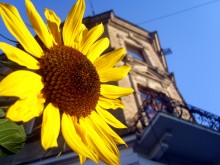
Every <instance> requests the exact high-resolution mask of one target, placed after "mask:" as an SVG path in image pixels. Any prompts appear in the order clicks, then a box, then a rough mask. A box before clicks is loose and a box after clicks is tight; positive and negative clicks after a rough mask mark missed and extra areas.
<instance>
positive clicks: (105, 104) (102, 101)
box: [98, 97, 125, 110]
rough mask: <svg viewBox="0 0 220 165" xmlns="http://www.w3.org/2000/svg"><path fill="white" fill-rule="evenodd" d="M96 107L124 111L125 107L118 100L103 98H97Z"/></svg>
mask: <svg viewBox="0 0 220 165" xmlns="http://www.w3.org/2000/svg"><path fill="white" fill-rule="evenodd" d="M98 105H99V106H100V107H102V108H104V109H113V110H115V109H117V108H121V109H124V108H125V106H124V104H123V103H122V102H121V100H118V99H107V98H104V97H99V100H98Z"/></svg>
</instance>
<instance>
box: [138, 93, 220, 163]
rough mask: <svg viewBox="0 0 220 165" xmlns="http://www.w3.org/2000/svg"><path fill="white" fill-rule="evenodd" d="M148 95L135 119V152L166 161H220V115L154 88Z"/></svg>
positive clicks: (159, 160) (152, 158)
mask: <svg viewBox="0 0 220 165" xmlns="http://www.w3.org/2000/svg"><path fill="white" fill-rule="evenodd" d="M145 96H146V98H145V99H144V100H143V104H142V106H141V107H140V108H139V112H138V114H137V115H136V117H135V118H134V121H135V126H136V134H137V141H136V144H135V151H136V152H138V153H140V154H143V155H145V156H146V157H147V158H148V159H151V160H155V161H158V162H161V163H164V164H172V165H186V164H187V165H206V164H209V165H218V164H220V147H219V146H220V117H218V116H216V115H214V114H211V113H209V112H206V111H204V110H201V109H199V108H196V107H194V106H191V105H188V104H185V103H182V102H178V101H176V100H173V99H171V98H169V97H167V96H166V95H164V94H163V93H160V92H156V91H153V90H151V89H145ZM183 114H188V117H186V116H183Z"/></svg>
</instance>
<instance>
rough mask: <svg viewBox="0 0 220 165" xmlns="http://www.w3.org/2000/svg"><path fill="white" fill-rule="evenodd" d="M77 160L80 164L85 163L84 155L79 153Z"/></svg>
mask: <svg viewBox="0 0 220 165" xmlns="http://www.w3.org/2000/svg"><path fill="white" fill-rule="evenodd" d="M79 161H80V164H83V163H85V161H86V157H85V156H82V155H80V154H79Z"/></svg>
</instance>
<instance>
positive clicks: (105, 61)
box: [93, 48, 126, 70]
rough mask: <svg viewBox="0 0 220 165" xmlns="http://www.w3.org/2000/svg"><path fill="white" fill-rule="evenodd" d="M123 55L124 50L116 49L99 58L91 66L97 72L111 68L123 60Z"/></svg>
mask: <svg viewBox="0 0 220 165" xmlns="http://www.w3.org/2000/svg"><path fill="white" fill-rule="evenodd" d="M125 53H126V50H125V49H124V48H120V49H116V50H114V51H112V52H109V53H107V54H104V55H102V56H101V57H99V58H98V59H97V60H96V61H95V62H94V63H93V65H94V66H95V67H96V69H97V70H103V69H108V68H112V67H113V66H115V64H117V63H118V62H119V61H121V60H122V59H123V58H124V56H125Z"/></svg>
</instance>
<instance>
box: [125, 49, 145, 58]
mask: <svg viewBox="0 0 220 165" xmlns="http://www.w3.org/2000/svg"><path fill="white" fill-rule="evenodd" d="M127 54H129V55H131V56H132V57H133V58H134V59H136V60H139V61H144V58H143V56H142V54H141V53H140V52H139V51H138V50H134V49H130V48H128V49H127Z"/></svg>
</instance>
